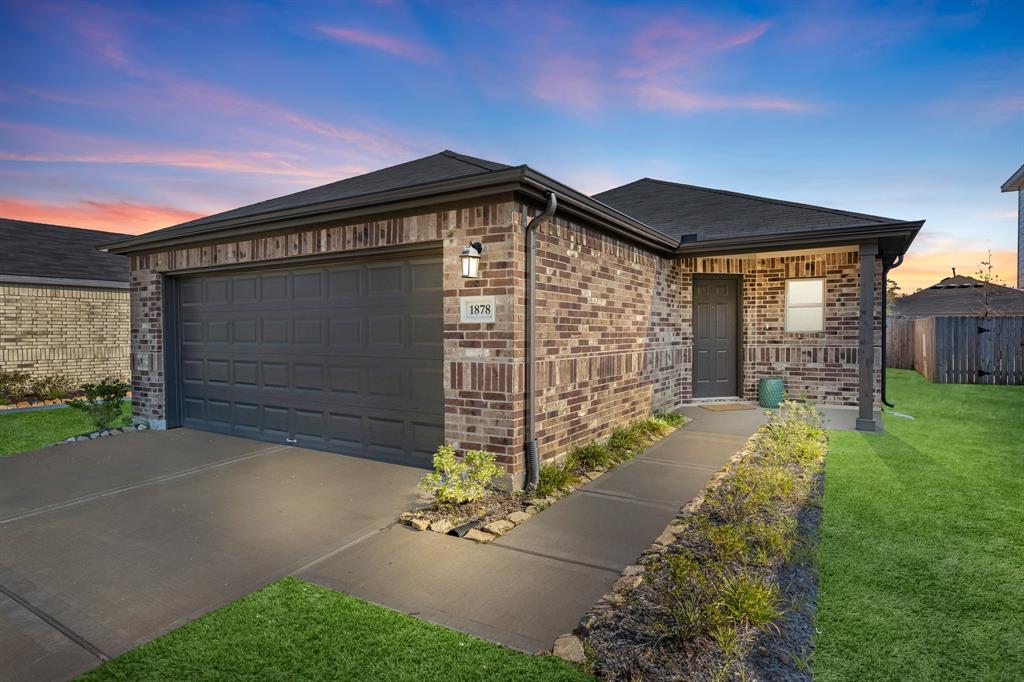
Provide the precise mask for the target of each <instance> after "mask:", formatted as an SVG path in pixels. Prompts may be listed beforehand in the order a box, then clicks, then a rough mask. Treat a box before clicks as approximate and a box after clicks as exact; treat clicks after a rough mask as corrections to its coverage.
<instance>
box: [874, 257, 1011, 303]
mask: <svg viewBox="0 0 1024 682" xmlns="http://www.w3.org/2000/svg"><path fill="white" fill-rule="evenodd" d="M983 260H988V251H934V252H924V253H914V252H913V251H911V252H910V253H908V254H907V257H906V260H905V261H904V262H903V265H901V266H899V267H898V268H896V269H895V270H893V271H891V272H890V273H889V278H890V279H894V280H896V283H897V284H899V285H900V293H903V294H912V293H914V292H915V291H917V290H918V289H924V288H926V287H930V286H931V285H933V284H935V283H936V282H938V281H939V280H941V279H942V278H944V277H949V276H951V275H952V274H953V271H952V268H956V272H957V274H958V275H967V276H969V277H975V276H976V275H977V272H978V270H979V268H980V267H981V266H980V263H981V261H983ZM992 273H993V274H994V275H998V277H999V280H998V281H999V283H1001V284H1005V285H1006V286H1016V284H1017V252H1016V251H1013V250H1010V249H1007V250H1003V251H992Z"/></svg>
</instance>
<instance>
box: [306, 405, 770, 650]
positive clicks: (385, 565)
mask: <svg viewBox="0 0 1024 682" xmlns="http://www.w3.org/2000/svg"><path fill="white" fill-rule="evenodd" d="M683 412H684V414H686V416H688V417H690V418H692V419H693V421H692V422H691V423H690V424H688V425H687V426H685V427H684V428H682V429H679V430H678V431H676V432H675V433H673V434H672V435H671V436H669V437H668V438H665V439H664V440H662V441H660V442H658V443H656V444H655V445H653V446H651V447H650V448H649V449H648V450H647V451H646V452H645V453H643V454H642V455H640V456H639V457H637V458H636V459H633V460H631V461H629V462H626V463H625V464H623V465H621V466H619V467H617V468H616V469H614V470H613V471H611V472H609V473H607V474H605V475H604V476H601V477H600V478H598V479H597V480H596V481H594V482H592V483H589V484H588V485H586V486H584V487H583V488H580V489H578V490H577V491H575V492H574V493H572V494H571V495H569V496H568V497H566V498H564V499H563V500H561V501H560V502H558V503H557V504H555V505H554V506H552V507H551V508H549V509H547V510H545V511H544V512H542V513H541V514H539V515H538V516H537V517H535V518H533V519H531V520H530V521H529V522H528V523H525V524H523V525H522V526H519V527H518V528H516V529H514V530H512V531H511V532H509V533H508V534H507V535H505V536H503V537H501V538H499V539H497V540H495V541H494V542H493V543H491V544H489V545H477V544H475V543H472V542H468V541H466V540H461V539H458V538H454V537H449V536H444V535H439V534H437V533H430V532H416V531H413V530H410V529H408V528H406V527H405V526H399V525H392V526H390V527H388V528H386V529H384V530H383V531H381V532H379V533H376V534H374V535H372V536H370V537H368V538H366V539H365V540H363V541H361V542H359V543H357V544H355V545H353V546H350V547H348V548H347V549H344V550H342V551H339V552H338V553H336V554H334V555H332V556H328V557H326V558H324V559H322V560H320V561H318V562H316V563H314V564H313V565H311V566H309V567H306V568H305V569H302V570H300V571H298V572H297V573H296V575H297V576H298V577H300V578H302V579H305V580H309V581H311V582H314V583H317V584H320V585H323V586H325V587H330V588H332V589H336V590H339V591H342V592H347V593H349V594H352V595H354V596H356V597H359V598H361V599H365V600H368V601H371V602H374V603H377V604H381V605H383V606H387V607H390V608H393V609H396V610H399V611H404V612H406V613H410V614H412V615H415V616H418V617H420V618H425V619H426V620H430V621H433V622H435V623H438V624H441V625H445V626H448V627H451V628H454V629H457V630H462V631H465V632H469V633H472V634H475V635H477V636H479V637H482V638H484V639H489V640H492V641H496V642H500V643H502V644H505V645H507V646H511V647H514V648H517V649H522V650H524V651H529V652H535V651H539V650H541V649H546V648H549V647H550V646H551V643H552V642H553V641H554V639H555V637H557V636H558V635H561V634H563V633H566V632H569V631H571V630H572V629H573V628H574V627H575V626H576V624H577V622H578V620H579V618H580V617H581V616H582V615H583V614H584V613H585V612H586V611H587V610H588V609H589V608H590V607H591V605H592V604H593V603H594V602H595V601H597V600H598V599H599V598H600V597H601V595H603V594H604V593H606V592H607V591H608V590H609V589H610V587H611V585H612V583H613V582H614V581H615V580H616V579H617V578H618V577H619V573H620V572H621V570H622V569H623V568H624V567H625V566H627V565H629V564H631V563H633V562H634V561H635V560H636V558H637V557H638V556H639V555H640V553H641V552H642V551H643V550H644V549H645V548H646V547H647V546H648V545H650V544H651V542H653V541H654V539H655V538H656V537H657V536H658V535H659V534H660V533H661V531H662V530H663V529H664V527H665V526H666V525H667V524H668V523H669V522H670V521H671V520H672V519H673V518H674V517H675V515H676V513H677V512H678V511H679V508H680V507H682V506H683V505H684V504H685V503H686V502H688V501H689V500H690V499H692V498H693V497H694V496H695V495H696V494H697V493H698V492H700V491H701V490H702V489H703V487H704V486H705V485H706V484H707V482H708V480H710V478H711V477H712V476H713V475H714V474H715V472H717V471H718V470H719V469H721V468H722V467H723V466H724V465H725V463H726V461H727V460H728V459H729V458H730V457H732V455H733V454H735V453H736V451H737V450H739V448H740V447H741V446H742V445H743V444H744V443H745V442H746V440H747V438H749V437H750V435H751V434H753V432H754V431H755V430H756V429H757V428H758V426H760V425H761V424H762V423H764V421H765V417H764V415H763V414H762V412H761V411H760V410H757V409H754V410H745V411H732V412H709V411H707V410H703V409H700V408H687V409H685V410H683Z"/></svg>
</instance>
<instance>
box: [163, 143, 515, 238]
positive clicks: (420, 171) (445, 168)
mask: <svg viewBox="0 0 1024 682" xmlns="http://www.w3.org/2000/svg"><path fill="white" fill-rule="evenodd" d="M507 168H510V166H506V165H505V164H502V163H495V162H494V161H487V160H485V159H478V158H475V157H472V156H466V155H465V154H457V153H456V152H453V151H448V150H445V151H443V152H439V153H437V154H433V155H431V156H425V157H423V158H421V159H415V160H413V161H407V162H405V163H400V164H398V165H396V166H389V167H388V168H382V169H381V170H376V171H371V172H369V173H364V174H363V175H356V176H354V177H351V178H346V179H344V180H338V181H337V182H332V183H329V184H326V185H321V186H320V187H314V188H312V189H306V190H302V191H301V192H295V193H294V194H287V195H285V196H283V197H276V198H274V199H267V200H266V201H260V202H258V203H255V204H249V205H248V206H242V207H240V208H234V209H231V210H230V211H224V212H223V213H216V214H214V215H210V216H206V217H204V218H197V219H195V220H191V221H189V222H187V223H181V224H179V225H173V226H171V227H166V228H164V229H162V230H157V231H156V232H150V233H147V236H150V235H153V234H157V233H167V235H168V236H171V235H172V234H173V233H174V232H176V231H178V230H179V229H181V230H187V229H190V228H194V227H200V226H203V225H208V224H213V223H219V222H221V221H224V220H232V219H235V218H247V217H254V216H258V215H261V214H263V213H272V212H274V211H283V210H287V209H291V208H300V207H303V206H313V205H315V204H320V203H323V202H327V201H338V200H341V199H351V198H353V197H359V196H365V195H370V194H376V193H377V192H387V191H389V190H394V189H402V188H405V187H413V186H415V185H420V184H425V183H430V182H438V181H441V180H451V179H452V178H460V177H465V176H467V175H478V174H483V173H491V172H493V171H498V170H505V169H507Z"/></svg>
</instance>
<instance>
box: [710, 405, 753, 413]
mask: <svg viewBox="0 0 1024 682" xmlns="http://www.w3.org/2000/svg"><path fill="white" fill-rule="evenodd" d="M701 408H702V409H705V410H708V411H710V412H730V411H732V410H752V409H754V406H753V405H747V404H746V403H708V404H707V405H701Z"/></svg>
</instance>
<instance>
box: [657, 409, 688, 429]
mask: <svg viewBox="0 0 1024 682" xmlns="http://www.w3.org/2000/svg"><path fill="white" fill-rule="evenodd" d="M654 419H657V420H658V421H660V422H661V423H662V424H664V425H665V426H669V427H672V428H675V427H677V426H682V424H683V422H685V421H686V417H684V416H683V415H681V414H678V413H676V412H656V413H655V414H654Z"/></svg>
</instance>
